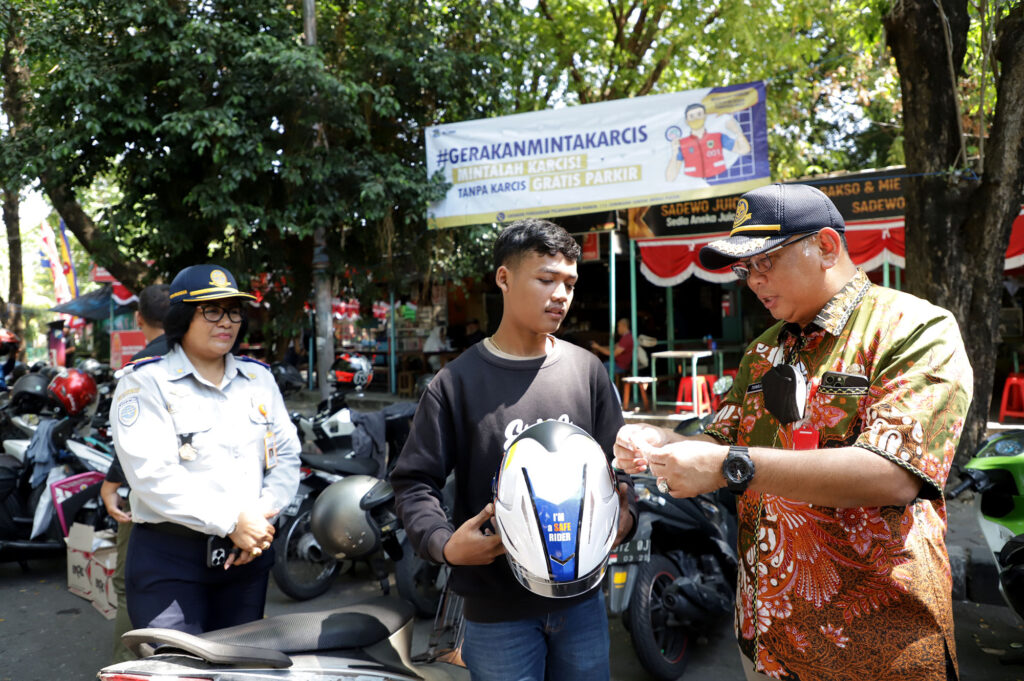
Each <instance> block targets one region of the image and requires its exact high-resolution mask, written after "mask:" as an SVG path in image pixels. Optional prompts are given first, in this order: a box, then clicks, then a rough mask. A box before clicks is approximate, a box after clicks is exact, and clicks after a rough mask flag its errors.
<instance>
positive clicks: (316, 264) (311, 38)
mask: <svg viewBox="0 0 1024 681" xmlns="http://www.w3.org/2000/svg"><path fill="white" fill-rule="evenodd" d="M302 31H303V33H304V34H305V39H306V45H308V46H309V47H314V46H316V0H302ZM319 133H320V131H319V130H318V131H316V134H314V136H313V139H314V142H313V144H314V145H316V144H319V140H320V134H319ZM329 264H330V261H329V259H328V257H327V230H326V229H325V228H324V227H323V226H320V227H317V228H316V230H315V231H314V232H313V262H312V265H313V287H314V293H315V297H314V301H313V306H314V310H315V311H316V385H317V388H318V389H319V390H320V398H321V399H327V397H328V393H330V389H329V388H328V387H327V372H328V371H330V369H331V365H332V364H334V328H333V326H334V325H333V324H332V319H333V312H332V310H331V277H330V275H329V274H328V272H327V267H328V265H329Z"/></svg>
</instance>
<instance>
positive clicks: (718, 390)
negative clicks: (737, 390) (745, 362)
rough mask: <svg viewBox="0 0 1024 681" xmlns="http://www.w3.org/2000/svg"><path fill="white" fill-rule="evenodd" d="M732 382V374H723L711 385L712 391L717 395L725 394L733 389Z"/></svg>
mask: <svg viewBox="0 0 1024 681" xmlns="http://www.w3.org/2000/svg"><path fill="white" fill-rule="evenodd" d="M732 384H733V377H732V376H722V377H721V378H719V379H718V380H717V381H715V382H714V384H713V385H712V386H711V392H713V393H714V394H716V395H724V394H726V393H727V392H729V391H730V390H732Z"/></svg>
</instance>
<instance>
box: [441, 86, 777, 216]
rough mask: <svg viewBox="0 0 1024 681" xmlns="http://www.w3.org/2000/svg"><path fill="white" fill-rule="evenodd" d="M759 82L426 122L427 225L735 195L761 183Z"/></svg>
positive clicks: (764, 162) (764, 152)
mask: <svg viewBox="0 0 1024 681" xmlns="http://www.w3.org/2000/svg"><path fill="white" fill-rule="evenodd" d="M766 121H767V115H766V106H765V88H764V83H763V82H762V81H757V82H753V83H743V84H740V85H731V86H727V87H716V88H704V89H700V90H687V91H685V92H674V93H670V94H663V95H648V96H646V97H636V98H632V99H619V100H614V101H610V102H600V103H597V104H584V105H580V106H573V107H565V108H561V109H552V110H547V111H537V112H532V113H524V114H515V115H512V116H503V117H500V118H489V119H481V120H475V121H465V122H462V123H449V124H445V125H439V126H433V127H430V128H428V129H427V137H426V152H427V171H428V173H429V174H430V175H433V174H434V173H436V172H438V171H440V172H443V173H444V177H445V179H446V180H447V181H448V182H450V183H451V185H452V186H451V188H450V189H449V190H448V193H447V194H446V195H445V198H443V199H442V200H440V201H437V202H435V203H433V204H431V205H430V206H429V208H428V210H427V216H428V223H429V225H430V226H431V227H434V228H439V227H458V226H461V225H473V224H485V223H490V222H510V221H512V220H518V219H521V218H527V217H545V218H552V219H556V220H557V218H558V217H559V216H566V215H574V214H578V213H594V212H598V211H604V210H619V209H627V208H635V207H638V206H650V205H653V204H660V203H669V202H677V201H693V200H700V199H706V198H712V197H717V196H722V195H728V194H741V193H743V192H745V191H747V190H749V189H753V188H754V187H759V186H761V185H763V184H767V183H768V181H769V174H770V170H769V165H768V134H767V122H766Z"/></svg>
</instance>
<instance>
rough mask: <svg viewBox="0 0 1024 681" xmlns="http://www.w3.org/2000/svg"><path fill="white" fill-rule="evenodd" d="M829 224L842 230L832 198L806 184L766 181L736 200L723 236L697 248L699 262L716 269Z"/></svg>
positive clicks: (843, 229)
mask: <svg viewBox="0 0 1024 681" xmlns="http://www.w3.org/2000/svg"><path fill="white" fill-rule="evenodd" d="M825 227H831V228H832V229H834V230H836V231H837V232H843V231H845V229H846V223H845V222H843V216H842V215H840V214H839V210H838V209H837V208H836V206H835V204H834V203H832V199H830V198H828V197H827V196H826V195H825V194H824V193H823V192H822V191H821V190H820V189H815V188H814V187H811V186H809V185H806V184H770V185H767V186H765V187H759V188H757V189H754V190H751V191H749V192H747V193H746V194H744V195H743V196H741V197H740V200H739V201H738V202H737V203H736V217H735V219H734V220H733V223H732V231H731V232H730V233H729V237H728V238H726V239H719V240H718V241H712V242H711V243H709V244H707V245H706V246H704V248H702V249H700V264H701V265H703V266H704V267H707V268H708V269H712V270H717V269H721V268H723V267H726V266H728V265H731V264H733V263H734V262H736V261H737V260H740V259H742V258H749V257H751V256H754V255H757V254H759V253H764V252H765V251H767V250H769V249H771V248H774V247H776V246H778V245H779V244H781V243H782V242H783V241H785V240H786V239H788V238H789V237H791V236H793V235H795V234H806V233H807V232H817V231H819V230H821V229H824V228H825Z"/></svg>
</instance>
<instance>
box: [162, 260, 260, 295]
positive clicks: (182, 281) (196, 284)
mask: <svg viewBox="0 0 1024 681" xmlns="http://www.w3.org/2000/svg"><path fill="white" fill-rule="evenodd" d="M168 293H169V296H170V299H171V302H172V303H199V302H202V301H204V300H219V299H221V298H251V299H253V300H255V299H256V296H254V295H252V294H251V293H242V292H241V291H239V290H238V283H237V282H236V281H235V278H234V277H233V276H232V275H231V272H228V271H227V270H226V269H225V268H223V267H219V266H217V265H192V266H191V267H186V268H185V269H183V270H182V271H180V272H178V274H177V275H175V277H174V281H172V282H171V288H170V291H169V292H168Z"/></svg>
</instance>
